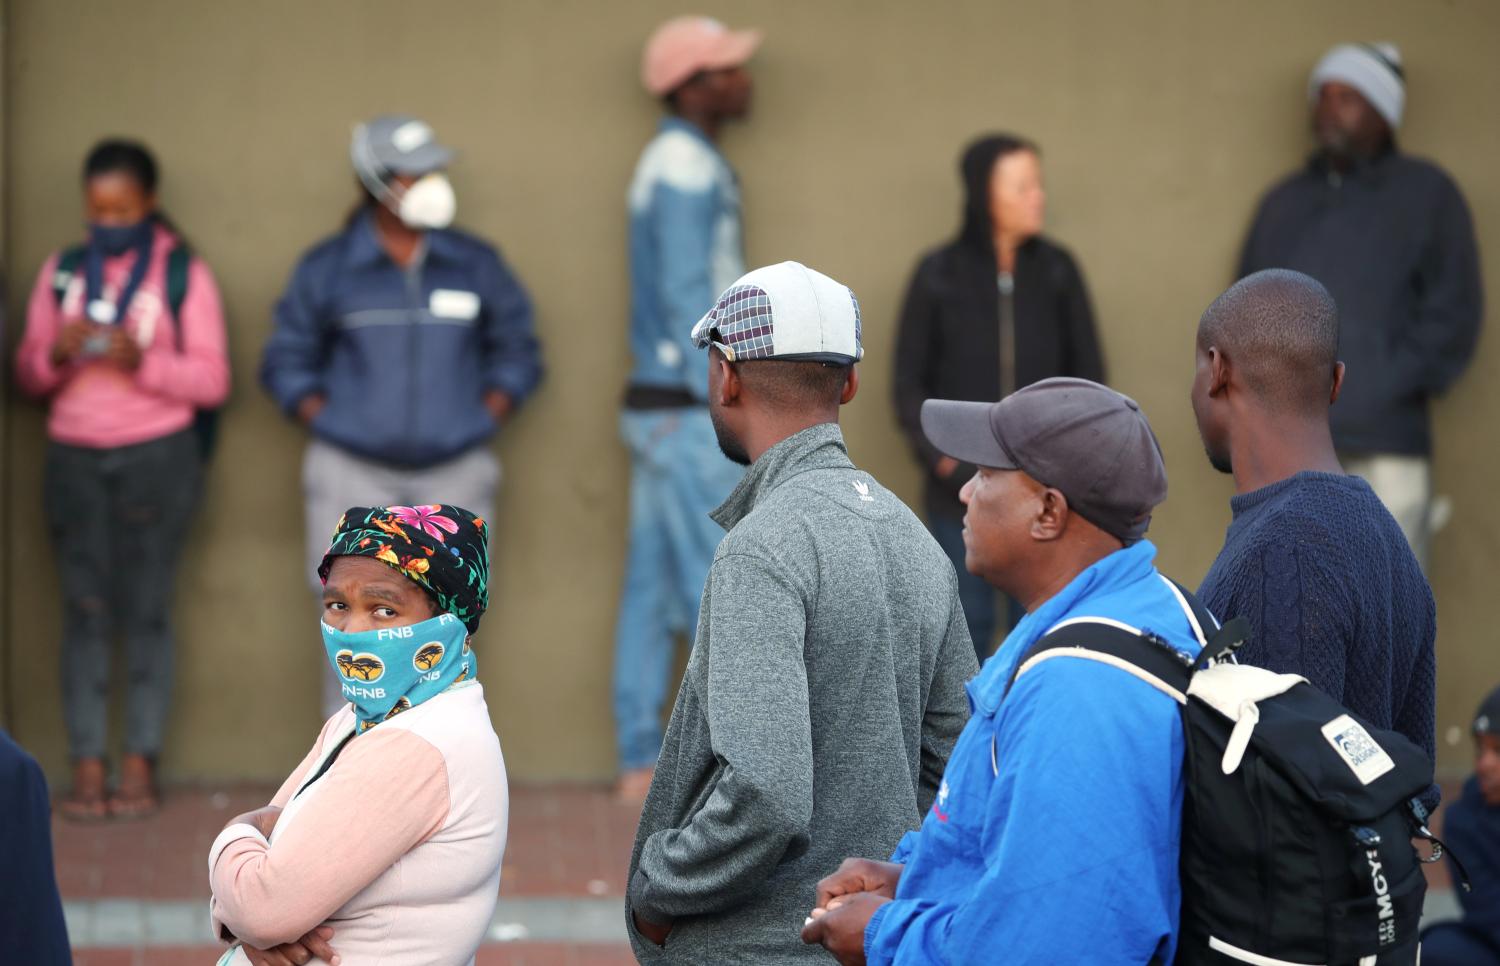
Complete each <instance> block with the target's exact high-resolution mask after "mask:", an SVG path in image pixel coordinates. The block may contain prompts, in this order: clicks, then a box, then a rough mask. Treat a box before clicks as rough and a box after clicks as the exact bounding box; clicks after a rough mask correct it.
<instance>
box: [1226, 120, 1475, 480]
mask: <svg viewBox="0 0 1500 966" xmlns="http://www.w3.org/2000/svg"><path fill="white" fill-rule="evenodd" d="M1264 268H1290V269H1295V270H1296V271H1299V272H1303V273H1305V274H1308V275H1311V276H1312V277H1313V278H1315V279H1317V280H1318V281H1320V282H1322V283H1323V286H1324V287H1325V288H1327V289H1328V294H1330V295H1332V296H1333V300H1334V302H1335V303H1337V304H1338V309H1339V358H1340V359H1341V360H1343V362H1344V364H1345V366H1347V367H1348V372H1347V373H1346V376H1345V378H1344V388H1343V391H1342V392H1341V393H1340V394H1339V401H1338V402H1337V403H1336V404H1335V405H1334V407H1333V410H1332V420H1333V441H1334V442H1335V443H1336V444H1337V445H1338V446H1339V448H1340V449H1345V450H1350V451H1353V452H1365V453H1406V454H1410V455H1425V454H1427V453H1429V452H1431V450H1432V440H1431V429H1430V427H1429V425H1428V419H1427V402H1428V400H1429V399H1430V398H1432V397H1433V396H1437V395H1441V394H1442V393H1443V392H1444V391H1445V390H1447V389H1448V387H1449V386H1451V385H1452V384H1453V382H1454V380H1456V379H1457V378H1458V377H1459V375H1460V374H1461V373H1462V372H1463V371H1464V368H1465V367H1466V366H1467V365H1468V364H1469V359H1470V358H1471V357H1472V356H1473V354H1474V346H1475V343H1476V342H1477V341H1478V338H1479V326H1480V320H1481V319H1482V318H1483V315H1484V296H1483V291H1482V285H1481V282H1480V276H1479V249H1478V246H1477V245H1476V243H1475V241H1474V223H1473V220H1472V219H1471V218H1470V217H1469V208H1468V205H1466V204H1465V203H1464V198H1463V195H1462V194H1460V193H1459V190H1458V186H1457V185H1455V184H1454V183H1453V179H1452V178H1450V177H1448V175H1447V174H1445V173H1444V172H1443V170H1442V169H1441V168H1439V167H1438V166H1437V165H1435V164H1432V163H1431V162H1428V161H1423V160H1422V159H1420V158H1414V157H1411V156H1410V155H1406V154H1400V153H1398V152H1396V151H1394V150H1392V151H1389V152H1387V153H1385V154H1383V155H1381V156H1380V157H1378V158H1375V159H1374V160H1372V161H1369V162H1366V163H1362V164H1360V165H1358V166H1357V167H1356V168H1355V169H1354V170H1353V171H1351V172H1350V173H1349V174H1347V175H1342V176H1341V175H1338V174H1336V173H1335V172H1333V171H1332V170H1330V169H1329V168H1328V167H1327V166H1326V165H1325V164H1323V163H1322V162H1321V161H1319V160H1317V159H1314V160H1313V161H1312V162H1310V163H1309V164H1308V165H1307V166H1306V167H1304V168H1303V169H1302V170H1300V171H1298V172H1296V173H1295V174H1293V175H1292V176H1290V177H1288V178H1287V179H1286V180H1284V181H1282V182H1281V183H1280V184H1278V185H1277V186H1276V187H1274V188H1272V189H1271V190H1270V191H1269V192H1268V193H1267V194H1266V196H1265V198H1264V199H1262V201H1261V203H1260V210H1259V211H1257V212H1256V215H1255V224H1254V225H1253V226H1251V228H1250V236H1249V237H1248V238H1247V239H1246V240H1245V248H1244V251H1243V253H1242V254H1241V256H1240V269H1239V273H1240V276H1241V277H1243V276H1245V275H1249V274H1250V273H1252V272H1258V271H1260V270H1261V269H1264Z"/></svg>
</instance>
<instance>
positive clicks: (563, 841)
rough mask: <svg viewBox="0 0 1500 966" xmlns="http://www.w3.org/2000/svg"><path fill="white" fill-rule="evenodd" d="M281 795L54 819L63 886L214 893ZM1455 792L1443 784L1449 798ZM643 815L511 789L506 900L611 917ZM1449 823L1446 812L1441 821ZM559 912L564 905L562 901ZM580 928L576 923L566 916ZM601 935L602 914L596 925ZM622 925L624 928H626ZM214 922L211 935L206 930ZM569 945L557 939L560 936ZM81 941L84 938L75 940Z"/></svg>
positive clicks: (81, 955) (96, 949)
mask: <svg viewBox="0 0 1500 966" xmlns="http://www.w3.org/2000/svg"><path fill="white" fill-rule="evenodd" d="M273 790H274V789H272V788H268V787H258V786H242V787H236V788H223V789H178V790H176V791H173V792H172V793H171V794H169V795H168V797H167V799H166V802H165V805H164V807H163V809H162V811H161V812H160V813H159V814H157V815H156V816H154V817H152V818H150V819H146V820H143V821H138V822H127V823H110V824H104V825H72V824H69V823H66V822H63V821H61V820H56V821H54V824H53V841H54V844H55V849H56V861H57V872H58V883H59V886H60V888H61V890H62V894H63V899H64V901H65V902H67V903H69V904H70V905H71V906H74V907H75V908H76V907H80V906H92V905H97V904H98V903H100V902H104V903H105V904H106V905H108V904H109V903H108V900H117V899H127V900H146V901H147V903H146V904H148V905H150V904H159V905H162V906H166V905H172V904H173V902H174V901H175V902H176V903H182V902H184V901H205V902H206V900H207V898H208V888H207V870H206V869H205V867H204V863H205V859H206V856H207V854H208V847H209V845H210V844H211V843H212V842H213V839H214V837H215V836H216V835H217V834H218V832H219V829H221V828H222V827H223V826H224V823H225V822H226V821H228V820H229V819H230V818H232V817H233V816H235V815H238V814H239V813H241V812H243V811H246V810H248V809H251V808H255V807H258V806H260V805H262V804H264V803H265V801H266V800H267V799H268V798H269V797H270V795H271V792H272V791H273ZM1456 792H1457V788H1456V787H1450V788H1446V789H1445V793H1446V794H1448V795H1452V794H1456ZM636 818H637V812H636V810H635V809H632V808H629V807H626V806H622V805H619V804H618V803H616V802H615V801H614V799H613V797H612V796H611V795H610V794H608V792H606V791H605V790H604V789H602V788H596V787H585V786H549V787H528V786H519V787H516V788H513V789H512V791H511V820H510V839H509V843H508V845H507V847H506V853H505V866H504V868H503V870H502V874H501V896H502V899H518V900H525V899H537V900H544V901H543V902H542V905H549V904H550V903H549V902H548V901H546V900H588V901H589V902H590V903H591V904H592V905H591V908H592V909H593V910H594V911H596V912H604V913H605V916H604V918H605V920H606V922H607V921H608V919H609V916H610V915H612V914H613V909H614V908H617V907H616V906H615V904H616V903H617V902H618V901H619V900H620V897H621V896H623V895H624V890H625V871H626V866H627V864H628V860H629V856H630V845H631V841H632V839H633V837H634V833H635V824H636ZM1439 819H1441V816H1439ZM1427 869H1428V872H1429V881H1430V882H1431V884H1432V886H1433V889H1434V894H1433V898H1435V899H1437V900H1439V902H1446V903H1447V904H1449V905H1451V898H1449V897H1448V895H1447V890H1448V889H1449V888H1450V885H1449V882H1448V876H1447V870H1446V868H1445V866H1444V865H1434V866H1428V867H1427ZM557 905H558V906H560V907H561V906H563V905H564V903H562V902H558V903H557ZM567 921H568V922H571V921H572V920H567ZM589 929H590V930H592V931H594V932H596V933H597V932H599V928H598V925H597V919H596V920H595V923H594V924H593V925H591V926H590V927H589ZM621 929H622V930H623V924H622V926H621ZM206 930H207V924H206V915H205V917H204V926H203V932H206ZM182 931H183V935H182V936H181V938H180V939H179V940H178V942H179V944H178V945H171V946H154V947H151V946H147V945H146V944H145V943H144V942H143V941H141V942H136V943H134V944H131V945H128V946H127V945H114V946H100V945H98V944H97V943H90V944H89V945H88V946H87V947H86V948H80V949H78V950H77V951H76V953H75V958H74V962H75V963H76V964H77V966H210V964H212V963H213V962H214V961H215V959H216V958H217V956H218V953H219V951H220V949H221V947H215V946H213V945H211V944H209V943H206V942H204V943H202V944H201V945H198V943H200V942H201V941H202V939H203V932H199V931H197V927H196V926H194V925H192V924H191V923H190V924H189V925H188V926H187V927H186V928H185V929H184V930H182ZM610 935H611V939H613V940H614V941H593V942H567V941H565V940H567V939H570V938H576V934H575V933H573V932H571V931H569V930H568V929H567V927H566V926H564V928H563V929H562V931H561V933H560V934H558V935H555V936H548V937H546V938H547V940H549V941H540V939H539V940H536V941H518V942H503V943H502V942H495V943H490V944H487V945H486V946H485V947H484V948H483V949H482V950H481V951H480V954H479V966H502V964H505V966H624V964H628V963H632V962H634V959H633V957H632V956H631V955H630V952H629V947H628V946H627V945H626V944H625V943H623V942H621V941H619V940H618V939H617V938H615V934H613V933H611V934H610ZM554 939H557V940H564V941H551V940H554ZM77 940H78V937H77V936H75V942H76V941H77Z"/></svg>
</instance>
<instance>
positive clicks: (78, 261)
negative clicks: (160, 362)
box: [52, 244, 219, 462]
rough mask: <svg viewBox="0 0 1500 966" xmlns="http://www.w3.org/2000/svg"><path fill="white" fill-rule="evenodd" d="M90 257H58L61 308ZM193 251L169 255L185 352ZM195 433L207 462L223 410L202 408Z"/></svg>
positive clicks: (171, 295)
mask: <svg viewBox="0 0 1500 966" xmlns="http://www.w3.org/2000/svg"><path fill="white" fill-rule="evenodd" d="M87 255H88V246H87V245H76V246H74V247H73V248H69V249H66V250H65V251H64V252H63V253H62V254H61V255H59V256H58V258H57V270H56V271H55V272H54V273H53V275H52V297H53V298H54V299H55V300H56V301H57V304H58V305H61V304H62V300H63V298H64V297H65V296H66V295H67V294H68V286H69V285H71V284H73V276H75V275H77V274H78V266H80V265H82V264H83V260H84V258H85V257H86V256H87ZM192 261H193V252H192V249H190V248H188V247H187V246H186V245H182V244H178V245H176V246H174V247H173V248H172V250H171V251H169V252H167V304H168V305H169V306H170V307H171V309H172V331H173V334H174V335H175V337H176V340H177V351H178V352H181V351H182V325H181V324H180V323H179V321H178V319H179V318H180V317H181V314H182V302H183V299H185V298H187V281H188V267H189V266H190V265H191V264H192ZM193 432H194V433H195V434H196V435H197V437H198V449H199V452H200V453H201V454H202V455H203V460H204V462H207V461H208V458H209V456H210V455H212V453H213V449H214V443H215V441H216V440H217V439H218V436H219V410H218V409H200V410H198V411H197V413H196V415H195V416H194V417H193Z"/></svg>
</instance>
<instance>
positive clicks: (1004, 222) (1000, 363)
mask: <svg viewBox="0 0 1500 966" xmlns="http://www.w3.org/2000/svg"><path fill="white" fill-rule="evenodd" d="M960 171H961V172H962V175H963V181H964V188H965V192H966V196H965V201H964V221H963V227H962V229H961V230H960V231H959V235H958V237H957V238H956V239H954V240H953V241H952V242H950V243H948V244H947V245H944V246H942V247H941V248H937V249H935V250H933V251H931V252H929V253H928V254H927V255H926V256H924V257H923V258H922V260H921V262H920V263H918V265H917V270H916V274H915V275H914V276H913V277H912V280H911V286H910V287H909V288H908V289H907V293H906V303H905V305H904V306H903V308H902V310H901V322H900V331H899V333H898V335H897V341H896V378H895V386H896V390H895V395H896V413H897V416H898V418H899V419H900V421H901V428H902V429H903V430H904V431H905V433H906V435H907V438H908V439H910V440H911V443H912V446H913V447H914V448H915V449H916V451H917V456H918V458H919V459H920V460H921V461H922V465H923V466H924V467H925V468H926V470H927V481H926V501H925V502H926V509H927V522H928V526H929V527H930V528H931V530H932V533H933V536H934V537H936V538H937V541H938V543H939V544H941V545H942V547H943V549H944V550H945V551H946V552H947V554H948V556H949V557H950V558H951V559H952V560H953V565H954V567H955V569H956V570H957V571H958V582H959V593H960V596H961V597H962V599H963V605H964V613H965V616H966V617H967V618H968V622H969V634H970V636H971V637H972V638H973V640H974V650H975V651H976V652H977V653H978V654H979V659H980V660H981V661H983V660H984V658H985V657H986V656H987V655H988V654H989V652H990V648H991V645H992V643H993V641H992V639H993V637H994V633H995V620H996V617H995V615H996V601H995V593H994V591H993V590H992V589H991V588H990V587H989V585H988V584H986V583H985V582H984V581H983V580H981V579H980V578H978V577H976V576H974V575H973V574H970V573H969V572H968V570H967V568H965V566H964V542H963V512H964V508H963V504H962V503H960V502H959V499H958V493H959V490H960V489H961V488H962V487H963V485H964V484H965V483H967V482H968V480H969V478H970V477H971V476H973V475H974V467H972V466H967V465H961V464H959V463H957V462H955V461H954V460H952V459H950V458H948V457H946V456H943V455H942V454H941V453H939V452H937V451H936V450H935V449H933V447H932V445H931V444H930V443H928V442H927V440H926V438H925V437H924V436H923V435H922V426H921V418H920V416H921V409H922V401H923V400H924V399H933V398H937V399H964V400H973V401H990V402H993V401H994V400H996V399H1000V398H1002V397H1003V396H1005V395H1007V394H1009V393H1012V392H1014V391H1016V390H1017V389H1020V388H1021V387H1022V386H1027V385H1030V384H1031V383H1033V382H1037V381H1039V380H1041V379H1047V378H1049V377H1051V376H1078V377H1081V378H1084V379H1092V380H1094V381H1096V382H1103V381H1104V363H1103V360H1102V359H1101V358H1100V354H1099V342H1098V339H1097V337H1096V335H1095V333H1094V313H1093V309H1092V308H1091V307H1090V305H1089V295H1088V289H1087V288H1086V287H1085V285H1084V282H1083V275H1082V273H1080V272H1079V270H1078V266H1077V264H1075V263H1074V261H1073V257H1072V256H1071V255H1069V254H1068V252H1067V251H1066V250H1064V249H1063V248H1061V247H1060V246H1058V245H1055V244H1053V243H1052V242H1050V241H1048V240H1047V239H1045V238H1043V237H1042V236H1041V231H1042V221H1043V217H1044V212H1045V207H1046V195H1045V192H1044V190H1043V187H1042V168H1041V158H1040V156H1039V154H1038V152H1037V149H1036V147H1035V146H1034V145H1032V144H1030V143H1029V142H1027V141H1024V140H1022V139H1020V138H1018V137H1015V136H1012V135H1005V134H999V135H992V136H989V137H984V138H981V139H979V140H978V141H975V142H974V143H973V144H971V145H970V146H969V148H968V150H966V151H965V152H964V155H963V160H962V162H961V164H960ZM1015 610H1016V608H1015V607H1014V605H1013V604H1012V605H1011V611H1012V613H1011V614H1010V615H1009V620H1008V622H1007V627H1009V626H1013V625H1014V623H1015V620H1016V619H1018V618H1019V614H1018V613H1015V612H1014V611H1015Z"/></svg>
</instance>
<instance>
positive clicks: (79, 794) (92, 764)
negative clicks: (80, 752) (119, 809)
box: [57, 758, 109, 822]
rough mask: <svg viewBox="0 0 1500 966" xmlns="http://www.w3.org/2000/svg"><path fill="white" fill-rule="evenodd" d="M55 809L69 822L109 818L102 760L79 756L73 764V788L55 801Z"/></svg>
mask: <svg viewBox="0 0 1500 966" xmlns="http://www.w3.org/2000/svg"><path fill="white" fill-rule="evenodd" d="M57 811H58V814H60V815H61V816H62V817H63V818H65V819H67V820H68V821H70V822H102V821H104V820H105V819H107V818H109V806H108V804H107V803H106V802H105V800H104V761H103V759H100V758H80V759H78V762H77V763H76V764H75V765H74V766H73V789H72V790H71V791H69V792H68V794H67V795H65V796H63V797H62V798H61V799H59V800H58V802H57Z"/></svg>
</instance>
